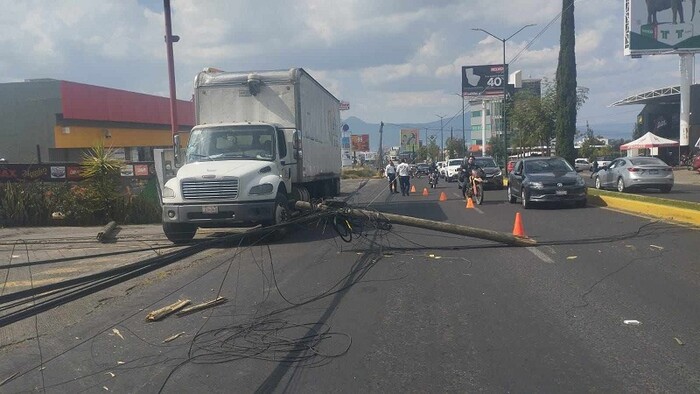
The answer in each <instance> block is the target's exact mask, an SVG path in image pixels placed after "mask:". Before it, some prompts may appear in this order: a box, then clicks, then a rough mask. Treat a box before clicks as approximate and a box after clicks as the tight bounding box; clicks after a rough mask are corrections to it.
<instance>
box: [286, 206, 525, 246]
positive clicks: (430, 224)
mask: <svg viewBox="0 0 700 394" xmlns="http://www.w3.org/2000/svg"><path fill="white" fill-rule="evenodd" d="M295 207H296V208H297V209H300V210H306V211H309V210H314V209H316V210H321V211H326V210H331V209H338V208H331V207H328V206H326V205H323V204H320V205H311V204H310V203H308V202H305V201H297V202H296V204H295ZM340 209H341V211H340V212H341V213H342V214H343V215H347V216H351V217H354V218H359V219H367V220H388V221H389V222H390V223H392V224H402V225H405V226H411V227H419V228H424V229H427V230H435V231H441V232H444V233H450V234H457V235H464V236H467V237H472V238H479V239H486V240H489V241H495V242H500V243H504V244H506V245H513V246H535V245H537V241H535V240H534V239H532V238H525V237H516V236H514V235H512V234H508V233H502V232H498V231H491V230H484V229H481V228H475V227H469V226H461V225H459V224H452V223H445V222H437V221H434V220H427V219H421V218H416V217H412V216H404V215H397V214H393V213H384V212H378V211H368V210H365V209H356V208H349V207H345V208H340Z"/></svg>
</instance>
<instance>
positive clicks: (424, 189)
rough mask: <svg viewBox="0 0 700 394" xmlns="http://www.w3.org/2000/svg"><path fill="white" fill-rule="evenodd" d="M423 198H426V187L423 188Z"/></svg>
mask: <svg viewBox="0 0 700 394" xmlns="http://www.w3.org/2000/svg"><path fill="white" fill-rule="evenodd" d="M423 197H428V188H427V187H424V188H423Z"/></svg>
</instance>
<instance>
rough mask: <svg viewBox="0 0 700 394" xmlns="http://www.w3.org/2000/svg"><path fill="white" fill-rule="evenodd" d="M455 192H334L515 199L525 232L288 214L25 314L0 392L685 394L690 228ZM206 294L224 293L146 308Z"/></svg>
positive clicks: (398, 199) (488, 213) (693, 243)
mask: <svg viewBox="0 0 700 394" xmlns="http://www.w3.org/2000/svg"><path fill="white" fill-rule="evenodd" d="M416 183H417V187H418V190H419V191H420V190H422V188H423V187H424V186H425V183H427V181H426V180H425V179H418V180H416ZM359 185H361V183H360V182H359V181H351V182H346V183H345V184H344V190H349V189H351V188H352V187H353V186H359ZM440 191H445V192H446V193H447V195H448V197H449V198H450V199H449V201H447V202H438V193H439V192H440ZM457 192H458V189H457V188H456V185H455V184H453V183H452V184H446V183H442V184H440V189H438V190H437V191H431V194H430V196H428V197H423V196H421V195H419V193H417V194H414V195H411V196H409V197H402V196H400V195H389V194H388V193H387V192H386V189H385V183H384V182H383V181H370V182H369V183H367V184H366V185H365V186H364V187H362V188H361V189H360V192H359V193H358V194H356V195H354V196H349V197H351V200H350V201H351V202H352V203H354V204H359V205H363V206H368V208H369V209H377V210H380V211H385V212H392V213H400V214H407V215H415V216H419V217H423V218H427V219H433V220H438V221H447V222H451V223H457V224H465V225H469V226H475V227H481V228H486V229H491V230H496V231H504V232H510V231H511V230H512V227H513V220H514V217H515V213H516V212H521V214H522V217H523V224H524V228H525V232H526V233H527V235H529V236H531V237H533V238H535V239H536V240H538V241H539V243H540V246H538V247H532V248H513V247H503V246H501V245H497V244H495V243H492V242H488V241H483V240H477V239H469V238H465V237H460V236H455V235H449V234H441V233H435V232H431V231H427V230H421V229H416V228H409V227H405V226H398V225H396V226H393V227H392V228H391V230H389V231H386V230H374V229H372V228H370V226H367V227H365V228H364V231H362V233H363V234H361V235H356V236H355V237H354V238H353V240H352V241H351V242H349V243H345V242H343V241H342V240H340V238H338V237H336V236H335V234H334V233H333V231H332V230H331V229H330V225H329V224H328V223H323V222H314V223H311V224H308V225H298V226H295V227H294V229H293V231H292V232H291V234H290V235H289V236H288V237H287V238H286V239H284V240H283V241H279V242H275V243H272V244H269V245H268V244H265V243H261V242H259V241H258V240H251V241H250V242H248V243H246V244H245V245H232V246H231V247H230V248H222V249H217V250H215V251H209V252H208V253H207V254H206V255H205V256H199V257H197V258H193V259H188V260H187V261H182V262H180V263H178V264H175V265H172V266H170V267H169V268H168V269H167V270H165V271H163V272H159V273H154V274H149V275H147V276H145V277H143V278H140V279H138V280H132V281H130V282H129V283H125V284H124V285H120V286H119V287H117V288H113V289H111V290H110V291H109V292H110V294H111V295H112V296H113V297H114V298H112V299H110V300H109V301H107V302H102V303H100V307H95V308H94V309H91V310H90V313H89V314H86V315H85V316H84V317H83V318H81V319H77V320H76V321H75V323H73V324H70V325H66V326H64V327H60V328H59V329H56V328H54V329H49V327H51V326H50V324H49V321H50V320H51V319H53V318H54V316H56V315H60V314H61V313H63V312H64V311H65V310H67V309H65V308H67V306H65V307H60V308H57V309H56V310H53V311H50V312H47V313H44V314H42V315H39V316H38V317H37V320H36V327H38V328H39V333H40V341H39V344H40V345H41V355H40V353H39V346H38V344H37V340H36V339H29V340H24V341H22V342H20V343H15V344H12V345H8V346H5V347H3V348H0V382H2V381H3V380H4V379H6V378H12V379H11V380H10V381H9V382H8V383H6V384H5V385H3V386H0V391H2V392H22V391H32V390H35V389H40V388H41V387H42V386H43V387H46V388H47V392H105V391H106V390H109V391H115V392H148V393H150V392H158V391H159V390H161V389H162V391H163V392H227V393H228V392H253V391H259V392H352V393H354V392H473V391H486V392H510V391H515V392H591V391H596V392H649V391H655V392H657V391H662V392H698V391H700V357H698V354H699V353H700V352H699V351H698V347H699V346H700V330H698V327H700V299H699V298H698V297H697V294H698V291H699V290H700V269H699V268H698V265H697V256H698V255H700V245H699V244H698V242H697V240H698V235H699V232H698V230H697V229H691V228H687V227H681V226H676V225H671V224H667V223H658V222H653V221H650V220H648V219H645V218H640V217H635V216H630V215H624V214H621V213H617V212H614V211H611V210H607V209H602V208H593V207H589V208H585V209H573V208H568V207H555V206H540V207H537V208H536V209H532V210H522V208H521V207H520V206H519V205H512V204H508V203H506V202H504V201H505V198H504V196H505V192H504V191H487V192H486V195H485V196H486V198H485V201H484V204H483V205H481V206H477V207H476V208H475V209H466V208H465V204H464V201H463V200H461V199H460V198H459V197H458V194H457ZM356 230H357V231H361V230H363V229H358V228H357V227H356ZM217 294H220V295H222V296H224V297H227V298H228V300H229V301H228V303H226V304H224V305H222V306H219V307H217V308H213V309H209V310H207V311H205V312H201V313H196V314H192V315H188V316H186V317H182V318H177V317H169V318H167V319H165V320H163V321H161V322H157V323H146V322H145V321H144V317H145V315H146V313H147V312H148V311H150V310H153V309H155V308H157V307H161V306H164V305H166V304H169V303H171V302H174V301H176V300H177V299H184V298H189V299H192V300H193V302H202V301H206V300H209V299H212V298H214V297H215V296H216V295H217ZM100 297H104V295H99V294H98V295H95V296H94V297H92V298H91V300H92V302H93V303H97V301H98V299H100ZM629 320H634V321H637V322H638V323H639V324H630V322H627V324H626V323H625V321H629ZM25 322H31V323H32V324H31V326H28V327H30V328H31V329H32V330H31V331H32V332H33V331H34V330H33V328H34V327H35V326H34V323H35V322H34V320H33V319H28V320H27V321H25ZM115 330H116V331H115ZM179 333H182V335H181V336H179V337H178V338H176V339H174V340H172V341H170V342H167V343H163V341H164V340H165V339H166V338H169V337H171V336H173V335H175V334H179ZM42 360H43V362H42ZM41 365H43V369H41V368H40V366H41ZM42 373H43V376H42Z"/></svg>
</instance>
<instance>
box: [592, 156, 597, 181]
mask: <svg viewBox="0 0 700 394" xmlns="http://www.w3.org/2000/svg"><path fill="white" fill-rule="evenodd" d="M592 167H593V168H592V169H591V179H593V176H594V175H595V173H596V172H598V160H596V159H593V166H592Z"/></svg>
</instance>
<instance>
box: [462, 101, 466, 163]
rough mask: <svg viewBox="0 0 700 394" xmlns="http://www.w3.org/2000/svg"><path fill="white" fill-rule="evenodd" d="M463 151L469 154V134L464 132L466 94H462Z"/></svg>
mask: <svg viewBox="0 0 700 394" xmlns="http://www.w3.org/2000/svg"><path fill="white" fill-rule="evenodd" d="M462 148H463V149H462V150H463V151H464V156H466V154H467V134H466V133H465V131H464V93H462Z"/></svg>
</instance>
